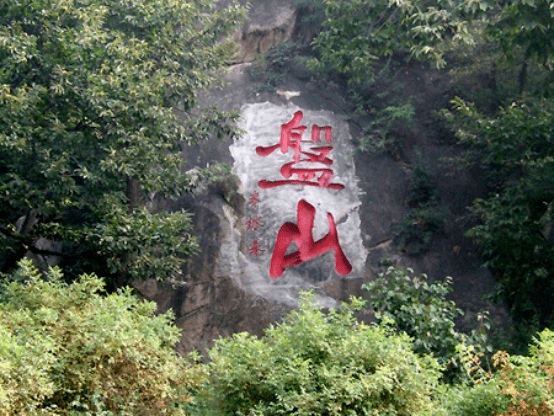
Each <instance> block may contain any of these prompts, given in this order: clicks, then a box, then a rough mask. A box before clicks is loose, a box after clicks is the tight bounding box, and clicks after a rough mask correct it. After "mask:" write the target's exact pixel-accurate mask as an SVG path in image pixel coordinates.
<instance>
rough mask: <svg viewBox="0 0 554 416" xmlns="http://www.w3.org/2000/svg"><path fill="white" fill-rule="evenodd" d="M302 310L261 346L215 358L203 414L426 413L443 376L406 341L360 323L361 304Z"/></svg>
mask: <svg viewBox="0 0 554 416" xmlns="http://www.w3.org/2000/svg"><path fill="white" fill-rule="evenodd" d="M300 304H301V305H300V309H299V310H298V311H293V312H291V313H290V314H289V315H288V317H287V318H286V319H285V321H284V322H283V323H282V324H280V325H277V326H276V327H272V328H270V329H268V330H267V331H266V333H265V336H264V337H263V338H261V339H258V338H256V337H253V336H250V335H249V334H247V333H241V334H236V335H234V337H233V338H230V339H222V340H219V341H218V342H217V343H216V345H215V347H214V348H213V349H212V350H210V358H211V362H210V363H209V364H208V365H207V368H206V371H207V375H208V377H207V381H206V385H205V387H204V390H203V391H201V392H200V393H199V394H198V396H197V407H196V411H197V412H198V414H206V415H209V414H213V415H280V414H289V415H358V414H359V415H362V414H383V415H384V414H387V415H406V416H407V415H415V414H420V413H424V412H426V411H429V410H430V409H431V408H432V406H433V403H432V401H431V392H432V391H433V390H434V388H435V386H436V384H437V380H438V376H439V374H440V373H439V372H438V366H437V363H436V362H435V361H434V360H433V359H432V358H431V357H428V356H418V355H416V354H415V353H414V352H413V351H412V349H411V342H410V339H409V338H408V336H407V335H405V334H399V335H395V334H391V333H389V330H388V329H387V328H386V327H385V326H384V327H378V326H368V325H364V324H361V323H358V322H356V319H355V317H354V316H353V311H354V310H355V309H358V308H359V307H360V306H361V304H360V301H359V300H355V299H354V300H353V301H352V303H351V304H350V305H343V307H342V308H341V309H333V310H331V311H329V313H325V312H324V311H322V310H321V309H320V308H319V307H318V306H317V305H316V304H315V302H314V299H313V296H307V295H305V296H304V297H303V298H302V299H301V301H300Z"/></svg>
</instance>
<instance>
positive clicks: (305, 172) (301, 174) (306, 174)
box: [256, 111, 344, 191]
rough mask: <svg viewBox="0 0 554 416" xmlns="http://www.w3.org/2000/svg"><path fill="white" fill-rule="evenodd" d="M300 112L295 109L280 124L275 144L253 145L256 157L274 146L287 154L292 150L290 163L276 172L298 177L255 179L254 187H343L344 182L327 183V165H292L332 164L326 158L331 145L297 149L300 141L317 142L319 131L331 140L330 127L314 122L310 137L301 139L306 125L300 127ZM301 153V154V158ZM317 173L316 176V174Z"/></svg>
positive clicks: (266, 152)
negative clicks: (305, 150)
mask: <svg viewBox="0 0 554 416" xmlns="http://www.w3.org/2000/svg"><path fill="white" fill-rule="evenodd" d="M303 117H304V114H303V113H302V111H297V112H296V113H294V116H293V118H292V120H291V121H289V122H288V123H286V124H282V125H281V140H280V142H279V143H278V144H275V145H273V146H267V147H263V146H258V147H256V153H257V154H258V155H259V156H262V157H266V156H269V155H270V154H271V153H273V152H274V151H275V150H277V149H281V152H282V153H283V154H284V153H288V151H289V149H292V150H293V152H294V155H293V161H292V162H290V163H286V164H284V165H283V166H282V167H281V169H280V170H279V172H280V173H281V175H282V176H283V177H285V178H292V177H293V175H297V177H298V179H289V180H278V181H268V180H261V181H259V182H258V186H259V187H260V188H262V189H267V188H275V187H277V186H283V185H309V186H317V187H321V188H329V189H337V190H339V191H340V190H342V189H344V185H341V184H338V183H330V182H331V177H332V176H333V174H334V172H333V170H331V169H327V168H306V167H296V168H293V166H294V165H295V164H297V163H301V162H306V163H321V164H323V165H327V166H329V165H332V164H333V161H332V160H331V159H329V158H328V157H327V155H328V154H329V152H330V151H331V150H332V149H333V147H332V146H321V147H310V150H311V151H312V152H316V153H310V152H303V151H302V149H301V144H302V143H303V142H304V143H318V142H320V141H321V132H322V131H323V132H324V137H325V141H326V142H327V143H331V140H332V139H331V133H332V128H331V127H329V126H325V127H319V126H317V125H313V126H312V140H311V141H309V140H307V141H302V135H303V134H304V131H305V130H306V128H307V127H306V126H301V125H300V122H301V121H302V118H303ZM303 156H304V157H303ZM317 175H319V177H317V180H314V179H316V176H317Z"/></svg>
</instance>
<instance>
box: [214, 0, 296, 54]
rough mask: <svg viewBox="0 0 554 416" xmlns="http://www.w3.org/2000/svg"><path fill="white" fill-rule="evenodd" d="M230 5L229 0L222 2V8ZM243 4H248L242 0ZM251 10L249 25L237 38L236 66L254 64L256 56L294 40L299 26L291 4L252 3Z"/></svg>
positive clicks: (270, 0) (274, 1)
mask: <svg viewBox="0 0 554 416" xmlns="http://www.w3.org/2000/svg"><path fill="white" fill-rule="evenodd" d="M229 3H231V1H230V0H222V1H220V3H219V6H220V7H223V6H226V5H228V4H229ZM240 3H241V4H245V3H246V2H245V1H244V0H242V1H240ZM248 8H249V14H248V21H247V22H246V23H245V25H244V26H243V27H242V28H241V30H240V31H238V32H237V33H236V34H235V35H234V38H235V41H236V42H237V44H238V50H239V52H238V56H237V57H236V59H235V60H236V62H237V63H239V62H252V61H253V60H254V58H255V57H256V54H259V53H263V52H266V51H268V50H269V48H271V47H272V46H275V45H278V44H279V43H282V42H287V41H289V40H291V37H292V34H293V31H294V27H295V24H296V9H295V8H294V7H293V6H292V0H253V1H251V2H250V4H249V6H248Z"/></svg>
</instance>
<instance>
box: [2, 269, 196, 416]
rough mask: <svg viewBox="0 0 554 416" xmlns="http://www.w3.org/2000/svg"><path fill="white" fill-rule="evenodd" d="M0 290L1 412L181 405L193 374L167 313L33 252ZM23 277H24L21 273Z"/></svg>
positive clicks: (135, 410) (111, 411)
mask: <svg viewBox="0 0 554 416" xmlns="http://www.w3.org/2000/svg"><path fill="white" fill-rule="evenodd" d="M11 278H12V279H13V281H11V282H4V284H3V286H2V287H1V290H0V415H1V416H8V415H10V416H11V415H40V414H43V415H60V416H62V415H63V416H65V415H77V414H78V415H91V416H96V415H98V416H100V415H103V416H109V415H151V414H160V415H161V414H167V415H177V414H182V413H183V412H182V410H181V409H180V405H183V404H184V403H186V402H187V401H188V400H189V398H188V396H187V394H186V391H185V388H186V387H187V386H188V385H190V384H191V381H190V380H191V378H190V375H189V370H188V368H187V366H186V364H185V361H184V360H183V359H182V358H180V357H179V356H178V355H177V353H176V352H175V351H174V349H173V348H174V346H175V343H176V342H177V340H178V338H179V331H178V329H177V328H176V327H175V326H174V325H172V324H171V319H172V316H171V314H164V315H158V316H154V312H155V310H156V305H155V304H154V303H153V302H139V300H138V299H137V298H136V297H134V296H132V295H131V293H130V289H125V290H122V291H120V292H119V293H117V294H111V295H109V296H106V297H103V296H100V294H99V292H100V291H101V290H102V287H103V285H104V283H103V281H102V280H101V279H99V278H97V277H95V276H92V275H83V276H81V278H80V280H79V281H78V282H76V283H73V284H71V285H67V284H65V283H64V282H63V281H62V275H61V272H60V271H59V270H57V269H51V270H50V271H49V272H48V274H47V276H46V280H42V278H41V276H40V274H39V273H38V271H37V270H36V269H35V268H34V267H33V266H32V265H31V263H30V262H21V263H20V269H19V270H18V271H17V272H15V273H14V274H13V275H12V276H11ZM22 281H23V282H22Z"/></svg>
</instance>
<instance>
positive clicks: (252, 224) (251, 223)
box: [246, 217, 262, 231]
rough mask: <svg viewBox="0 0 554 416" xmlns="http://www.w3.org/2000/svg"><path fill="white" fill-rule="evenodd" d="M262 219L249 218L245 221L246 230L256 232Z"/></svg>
mask: <svg viewBox="0 0 554 416" xmlns="http://www.w3.org/2000/svg"><path fill="white" fill-rule="evenodd" d="M261 219H262V217H250V218H248V221H246V228H247V229H248V230H254V231H258V228H260V227H261V226H262V225H261V224H260V221H261Z"/></svg>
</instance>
